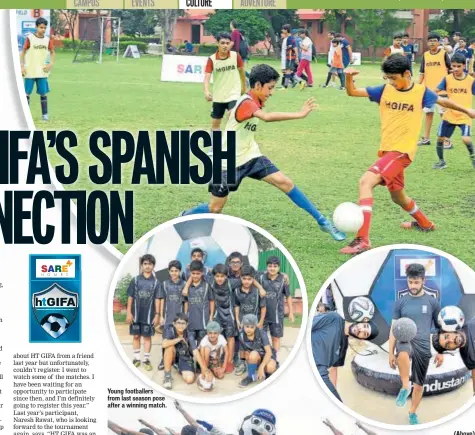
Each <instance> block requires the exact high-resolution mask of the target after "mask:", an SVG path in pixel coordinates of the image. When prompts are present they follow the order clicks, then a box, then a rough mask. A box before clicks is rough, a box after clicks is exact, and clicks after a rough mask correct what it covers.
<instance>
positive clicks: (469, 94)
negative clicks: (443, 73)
mask: <svg viewBox="0 0 475 435" xmlns="http://www.w3.org/2000/svg"><path fill="white" fill-rule="evenodd" d="M474 82H475V79H474V78H473V77H470V76H469V75H466V76H465V78H464V79H457V78H455V77H454V75H453V74H449V75H448V76H447V77H445V88H444V89H445V90H446V91H447V96H448V97H449V98H450V99H451V100H453V101H455V102H456V103H458V104H460V105H461V106H462V107H465V108H467V109H470V108H471V107H472V104H473V95H474V94H473V89H474ZM443 119H444V121H447V122H450V123H451V124H457V125H460V124H463V125H472V119H471V118H470V117H469V116H468V115H466V114H465V113H462V112H457V111H455V110H452V109H447V110H446V111H445V112H444V116H443Z"/></svg>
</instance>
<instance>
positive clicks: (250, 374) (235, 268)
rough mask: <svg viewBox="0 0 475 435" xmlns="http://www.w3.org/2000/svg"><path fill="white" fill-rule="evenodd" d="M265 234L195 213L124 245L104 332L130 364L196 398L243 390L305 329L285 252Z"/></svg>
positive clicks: (274, 366) (270, 370) (284, 355)
mask: <svg viewBox="0 0 475 435" xmlns="http://www.w3.org/2000/svg"><path fill="white" fill-rule="evenodd" d="M263 237H264V236H259V235H258V234H256V233H252V232H251V231H250V230H249V229H248V228H247V227H246V226H244V225H242V224H239V223H234V222H229V221H228V220H223V219H194V220H188V221H185V222H180V223H176V224H174V225H172V226H169V227H168V228H164V229H163V230H160V231H158V232H157V233H156V234H155V235H154V236H152V237H151V238H150V239H148V240H146V241H145V242H142V243H138V244H137V245H138V246H136V247H135V249H134V248H133V249H132V250H131V256H130V257H129V259H128V260H124V261H123V263H122V265H120V266H119V273H120V278H119V279H118V282H117V284H116V287H115V288H114V297H113V302H114V304H113V307H111V308H112V309H113V311H114V313H113V320H114V330H113V331H111V332H112V333H113V334H115V336H116V344H118V345H119V346H120V347H121V349H122V351H123V355H124V357H125V358H127V360H128V361H129V362H130V363H131V365H132V366H133V370H137V371H138V372H140V373H141V374H143V375H144V376H146V377H147V378H148V379H150V380H151V382H153V383H154V385H155V384H156V385H158V386H160V387H162V388H163V389H165V390H169V391H172V392H177V393H181V394H185V395H190V396H203V397H210V396H227V395H230V394H236V393H239V392H240V391H245V390H249V389H250V388H252V387H254V386H256V385H258V384H260V383H262V382H264V381H265V380H267V379H269V378H271V377H272V376H273V375H274V374H275V373H276V372H277V371H278V370H279V368H280V365H281V364H283V363H284V362H285V361H286V360H288V359H289V357H290V355H291V353H292V349H293V348H294V346H295V345H296V344H297V341H298V339H299V337H300V336H301V335H302V334H303V331H301V328H300V326H301V325H302V320H303V312H304V307H305V303H304V301H303V299H302V294H303V293H302V292H303V287H302V285H301V283H300V281H299V278H298V276H297V274H296V272H295V271H294V269H293V267H292V265H291V264H290V262H289V260H288V259H287V257H286V256H285V255H284V254H283V253H282V252H281V251H280V250H279V249H278V248H277V247H276V246H274V245H273V244H272V242H271V241H269V240H267V239H265V238H263ZM258 243H259V245H258ZM132 252H133V254H132Z"/></svg>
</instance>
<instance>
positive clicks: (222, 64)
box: [204, 33, 246, 130]
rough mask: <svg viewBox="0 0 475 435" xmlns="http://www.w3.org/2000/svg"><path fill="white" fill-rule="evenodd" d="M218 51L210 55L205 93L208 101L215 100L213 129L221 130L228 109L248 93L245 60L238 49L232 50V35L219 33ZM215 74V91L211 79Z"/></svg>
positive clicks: (212, 113)
mask: <svg viewBox="0 0 475 435" xmlns="http://www.w3.org/2000/svg"><path fill="white" fill-rule="evenodd" d="M217 39H218V51H216V53H215V54H213V55H212V56H210V57H209V59H208V62H207V64H206V68H205V81H204V93H205V98H206V101H212V102H213V108H212V110H211V118H212V119H213V121H212V122H211V129H212V130H220V128H221V120H222V119H223V117H224V114H225V113H226V110H231V109H232V108H233V107H234V106H235V104H236V101H237V100H238V98H239V97H240V96H241V95H242V94H245V93H246V71H245V69H244V62H243V60H242V58H241V56H240V55H239V53H238V52H236V51H231V35H230V34H229V33H220V34H219V35H218V38H217ZM211 76H213V93H211V91H210V87H209V84H210V81H211Z"/></svg>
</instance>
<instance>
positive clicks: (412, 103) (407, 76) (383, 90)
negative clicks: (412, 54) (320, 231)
mask: <svg viewBox="0 0 475 435" xmlns="http://www.w3.org/2000/svg"><path fill="white" fill-rule="evenodd" d="M382 70H383V72H384V74H385V77H386V80H387V81H388V84H385V85H381V86H370V87H367V88H356V87H355V84H354V80H353V79H354V77H355V76H356V75H357V74H358V71H356V70H355V69H353V68H348V69H347V70H345V74H346V92H347V94H348V95H349V96H350V97H366V98H369V100H370V101H372V102H374V103H377V104H379V107H380V116H381V143H380V146H379V152H378V157H379V159H378V160H377V161H376V162H375V163H374V164H373V165H372V166H371V167H370V168H369V169H368V170H367V171H366V172H365V173H364V174H363V176H362V177H361V179H360V182H359V204H360V206H361V208H362V210H363V215H364V223H363V226H362V227H361V228H360V230H359V231H358V233H357V234H356V238H355V239H354V240H353V241H352V242H351V243H350V244H349V245H348V246H347V247H345V248H343V249H342V250H341V251H340V252H341V253H342V254H350V255H354V254H359V253H361V252H363V251H366V250H368V249H371V242H370V239H369V233H370V228H371V217H372V213H373V190H374V188H375V187H376V186H379V185H383V186H386V187H387V189H388V190H389V192H390V194H391V199H392V201H393V202H394V203H396V204H397V205H399V206H400V207H401V208H402V209H403V210H405V211H407V212H408V213H409V214H410V215H411V216H412V217H413V218H414V221H412V222H404V223H403V224H402V225H401V226H402V228H405V229H408V230H410V229H414V230H418V231H433V230H434V229H435V225H434V223H433V222H432V221H431V220H430V219H429V218H428V217H427V216H426V215H425V214H424V213H423V212H422V211H421V210H420V209H419V207H418V206H417V204H416V202H415V201H414V200H413V199H412V198H411V197H409V196H408V195H407V193H406V190H405V180H404V173H405V170H406V168H407V167H408V166H409V165H410V164H411V163H412V162H413V161H414V158H415V155H416V152H417V138H418V135H419V130H420V128H421V124H422V117H423V109H424V107H432V106H433V105H435V104H438V105H440V106H442V107H445V108H447V109H452V110H454V111H457V112H461V113H465V114H466V115H468V117H470V118H475V110H472V109H470V108H466V107H463V106H461V105H460V104H457V103H456V102H454V101H452V100H450V99H448V98H442V97H438V96H437V94H436V93H435V92H433V91H432V90H430V89H429V88H427V87H426V86H425V85H423V84H415V83H413V82H412V76H411V62H410V61H409V59H408V58H407V57H406V56H404V55H402V54H393V55H391V56H389V57H388V58H387V60H386V61H385V62H384V63H383V65H382Z"/></svg>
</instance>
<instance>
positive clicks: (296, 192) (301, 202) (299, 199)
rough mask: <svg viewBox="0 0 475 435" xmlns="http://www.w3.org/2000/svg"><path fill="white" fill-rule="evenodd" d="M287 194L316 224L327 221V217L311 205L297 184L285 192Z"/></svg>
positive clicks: (322, 223)
mask: <svg viewBox="0 0 475 435" xmlns="http://www.w3.org/2000/svg"><path fill="white" fill-rule="evenodd" d="M287 196H288V197H289V198H290V200H291V201H292V202H293V203H294V204H295V205H296V206H297V207H300V208H301V209H303V210H305V211H306V212H307V213H308V214H310V215H311V216H312V217H313V218H314V219H315V220H316V221H317V222H318V225H324V224H325V223H327V218H326V217H325V216H323V215H322V214H321V213H320V212H319V211H318V209H317V207H315V205H313V203H312V202H311V201H310V200H309V199H308V198H307V197H306V196H305V194H304V193H303V192H302V191H301V190H300V189H299V188H298V187H297V186H295V187H294V188H293V189H292V190H291V191H290V192H289V193H287Z"/></svg>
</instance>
